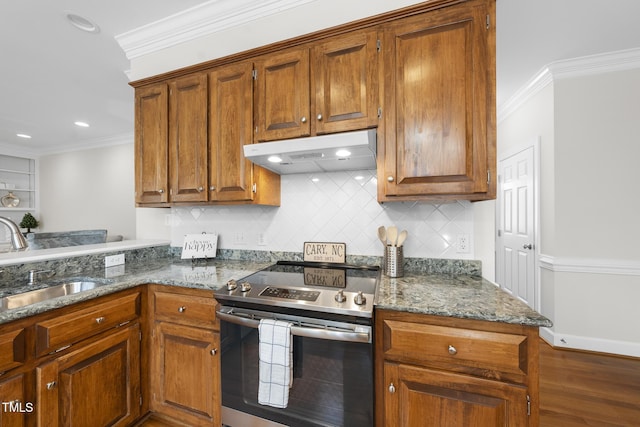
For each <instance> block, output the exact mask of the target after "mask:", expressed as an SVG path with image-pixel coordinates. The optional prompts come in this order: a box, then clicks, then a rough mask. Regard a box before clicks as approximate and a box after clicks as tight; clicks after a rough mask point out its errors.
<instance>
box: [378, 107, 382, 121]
mask: <svg viewBox="0 0 640 427" xmlns="http://www.w3.org/2000/svg"><path fill="white" fill-rule="evenodd" d="M378 118H379V119H380V118H382V107H378Z"/></svg>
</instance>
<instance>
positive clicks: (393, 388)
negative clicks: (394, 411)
mask: <svg viewBox="0 0 640 427" xmlns="http://www.w3.org/2000/svg"><path fill="white" fill-rule="evenodd" d="M395 392H396V386H394V385H393V383H391V384H389V393H395Z"/></svg>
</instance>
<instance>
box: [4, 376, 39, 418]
mask: <svg viewBox="0 0 640 427" xmlns="http://www.w3.org/2000/svg"><path fill="white" fill-rule="evenodd" d="M26 387H27V380H26V379H25V374H24V373H19V374H15V375H12V376H9V377H8V378H4V379H0V400H1V402H2V407H0V426H2V427H24V426H26V425H27V417H28V416H29V415H30V414H31V413H33V412H34V411H35V408H34V405H33V402H29V399H28V397H27V393H28V390H27V389H26Z"/></svg>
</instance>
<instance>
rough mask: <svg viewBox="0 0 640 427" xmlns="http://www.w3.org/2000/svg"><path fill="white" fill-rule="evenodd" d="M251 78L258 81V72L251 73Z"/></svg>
mask: <svg viewBox="0 0 640 427" xmlns="http://www.w3.org/2000/svg"><path fill="white" fill-rule="evenodd" d="M251 77H253V80H258V70H253V71H251Z"/></svg>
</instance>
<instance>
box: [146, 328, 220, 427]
mask: <svg viewBox="0 0 640 427" xmlns="http://www.w3.org/2000/svg"><path fill="white" fill-rule="evenodd" d="M219 342H220V336H219V334H218V332H216V331H211V330H207V329H200V328H194V327H192V326H183V325H177V324H173V323H166V322H158V323H156V326H155V330H154V336H153V351H152V353H153V356H152V369H153V372H154V375H152V376H151V396H152V401H151V410H153V411H157V412H159V413H163V414H165V415H168V416H170V417H173V418H175V419H180V420H183V421H184V422H186V423H188V424H189V425H191V426H211V425H214V426H219V425H221V418H220V411H221V395H220V393H221V390H220V357H219V352H218V348H219Z"/></svg>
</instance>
